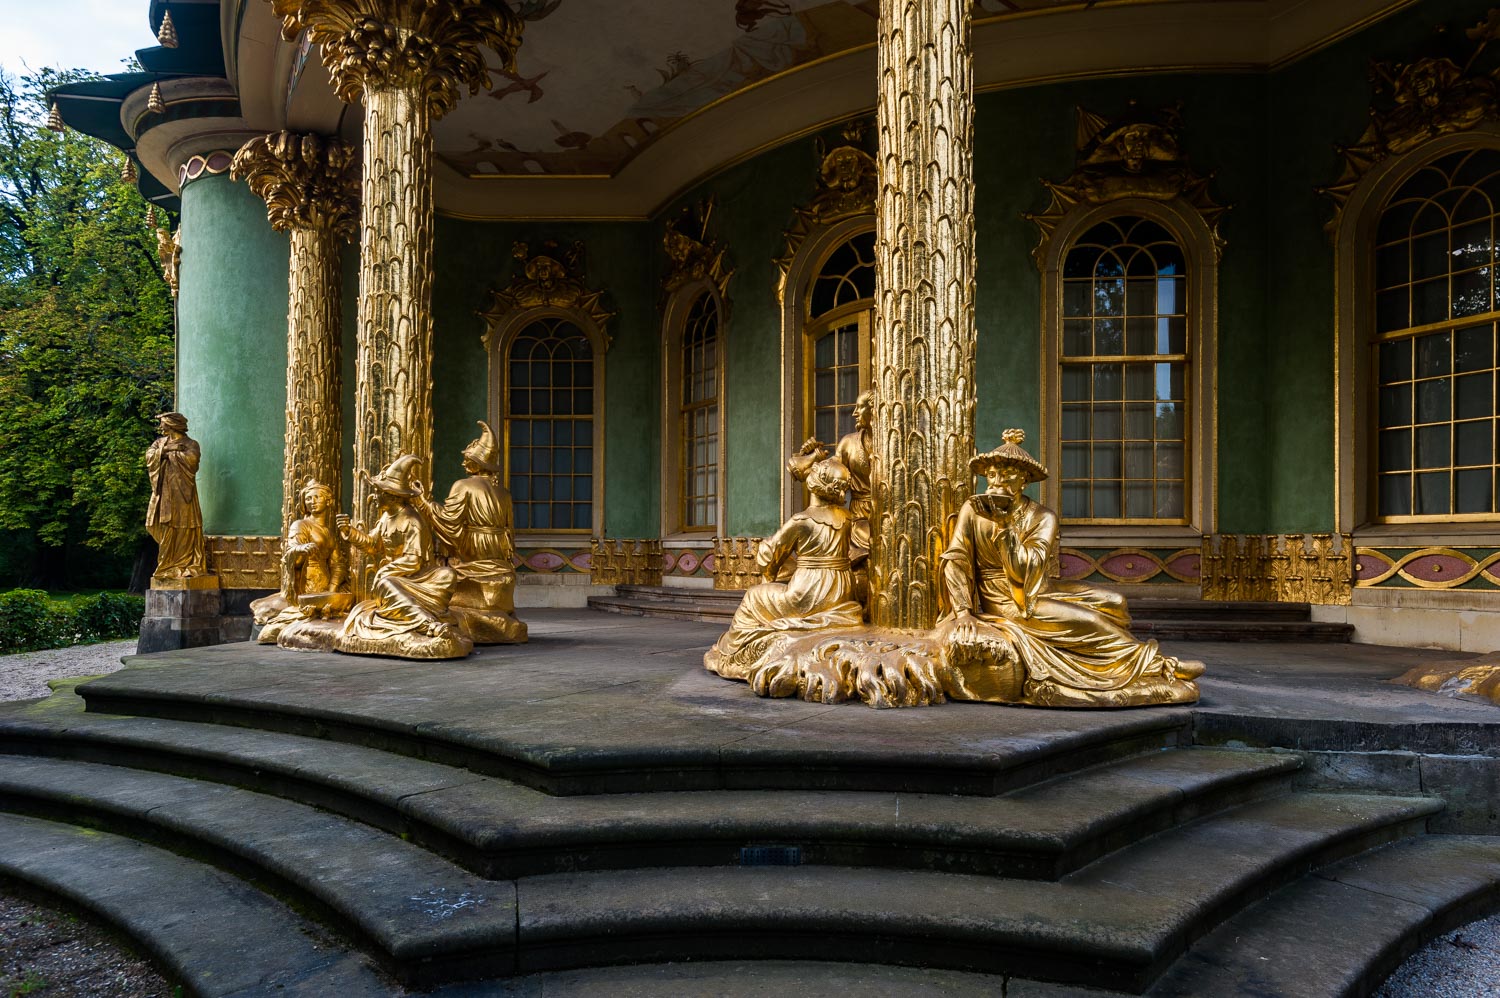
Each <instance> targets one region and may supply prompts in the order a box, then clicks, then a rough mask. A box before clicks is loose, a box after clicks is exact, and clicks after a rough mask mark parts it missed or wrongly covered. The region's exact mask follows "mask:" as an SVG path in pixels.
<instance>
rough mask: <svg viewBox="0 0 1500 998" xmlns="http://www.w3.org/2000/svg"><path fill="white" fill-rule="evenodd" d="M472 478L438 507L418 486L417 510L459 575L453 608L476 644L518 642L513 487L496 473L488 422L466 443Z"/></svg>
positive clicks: (521, 626)
mask: <svg viewBox="0 0 1500 998" xmlns="http://www.w3.org/2000/svg"><path fill="white" fill-rule="evenodd" d="M463 467H464V471H465V472H467V473H468V475H469V477H468V478H463V479H460V480H459V481H457V482H454V483H453V488H452V489H450V490H449V492H448V501H447V502H445V503H444V504H443V505H441V506H439V505H437V504H436V503H434V502H433V501H432V500H431V499H429V498H428V497H427V496H425V495H424V494H422V492H420V491H418V493H417V494H416V496H415V497H414V504H415V505H416V507H417V509H418V510H419V511H420V512H421V513H422V515H423V516H424V517H426V519H427V522H428V523H429V524H430V525H431V527H432V532H433V534H434V535H435V536H436V537H437V542H438V549H439V551H441V552H442V553H443V554H444V555H446V556H447V559H448V567H449V568H451V569H453V571H454V572H456V573H457V575H458V585H457V587H456V588H455V589H454V591H453V603H452V605H451V606H450V608H449V609H450V610H451V612H452V614H453V616H454V617H455V618H457V620H458V622H459V624H460V625H461V626H462V627H463V629H464V631H465V632H467V633H468V635H469V636H470V637H471V638H473V639H474V643H475V644H481V645H497V644H519V643H521V642H523V641H525V640H526V625H525V623H523V622H522V621H519V620H517V619H516V550H515V546H514V542H513V541H512V533H511V532H512V530H513V529H514V525H515V513H514V507H513V505H512V503H511V498H510V492H508V491H507V490H506V489H504V488H502V487H501V485H500V482H499V480H498V479H497V478H496V475H497V474H498V473H499V471H500V454H499V449H498V448H497V447H496V445H495V434H494V433H493V432H492V431H491V430H490V427H489V424H488V423H485V422H482V421H481V422H480V423H479V438H478V439H477V440H475V441H473V442H472V443H470V444H469V446H467V447H465V448H464V452H463Z"/></svg>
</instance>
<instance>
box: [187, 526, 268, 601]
mask: <svg viewBox="0 0 1500 998" xmlns="http://www.w3.org/2000/svg"><path fill="white" fill-rule="evenodd" d="M204 546H205V547H206V548H207V549H208V551H207V553H208V568H209V571H211V572H212V573H213V574H215V575H217V576H218V577H219V585H220V586H221V587H223V588H224V589H280V588H281V538H280V537H260V536H224V535H209V536H208V537H205V538H204Z"/></svg>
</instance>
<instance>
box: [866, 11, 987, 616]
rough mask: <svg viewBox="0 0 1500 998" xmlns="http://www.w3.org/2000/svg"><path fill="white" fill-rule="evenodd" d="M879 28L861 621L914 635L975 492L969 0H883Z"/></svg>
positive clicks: (936, 601) (929, 609) (935, 597)
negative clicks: (954, 526) (870, 501)
mask: <svg viewBox="0 0 1500 998" xmlns="http://www.w3.org/2000/svg"><path fill="white" fill-rule="evenodd" d="M878 32H879V38H878V41H877V45H876V48H877V51H878V59H879V62H878V65H879V76H880V92H879V104H878V107H877V123H878V127H879V133H880V135H879V143H880V148H879V156H878V159H879V163H880V197H879V199H878V204H877V214H876V235H877V240H876V242H877V247H876V254H875V261H876V262H875V275H876V276H875V350H874V352H875V384H876V390H877V392H878V395H879V399H878V402H877V404H876V408H875V440H874V444H875V446H874V450H875V454H874V455H873V458H874V460H873V462H872V467H871V483H872V487H873V492H874V502H875V513H874V517H873V522H872V531H871V533H872V541H871V554H870V572H871V578H870V592H871V594H872V600H871V607H870V617H871V622H872V623H873V624H875V625H876V626H877V627H886V628H899V629H903V630H924V629H926V628H930V627H932V626H933V624H934V623H936V621H937V618H938V616H939V613H940V609H941V608H940V603H941V596H940V593H941V590H942V582H941V579H940V572H939V562H938V556H939V555H940V554H941V553H942V550H943V548H944V547H945V546H946V543H947V535H948V531H949V530H950V529H951V526H950V525H951V523H952V521H953V519H954V518H956V516H957V514H958V511H959V508H960V507H961V506H962V504H963V502H964V500H965V499H966V498H968V496H969V493H970V491H971V489H972V485H973V477H972V476H971V475H970V474H969V470H968V460H969V458H970V457H971V456H972V455H973V453H974V213H973V204H974V196H973V165H974V153H973V144H972V132H973V120H974V101H973V84H972V76H971V54H970V0H884V2H882V3H881V5H880V23H879V29H878Z"/></svg>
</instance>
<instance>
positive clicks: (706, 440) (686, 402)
mask: <svg viewBox="0 0 1500 998" xmlns="http://www.w3.org/2000/svg"><path fill="white" fill-rule="evenodd" d="M719 352H720V351H719V300H718V298H717V297H715V296H714V294H713V293H712V292H710V291H706V290H705V291H703V292H702V293H700V294H699V295H698V297H697V299H696V300H695V301H694V302H693V304H692V307H691V308H690V309H689V311H688V314H687V320H686V323H685V326H684V328H683V331H682V342H681V355H680V359H679V364H680V365H681V366H680V368H679V370H680V371H681V382H680V385H679V387H678V397H677V403H678V405H677V434H678V440H679V442H680V443H679V447H680V449H679V451H678V453H679V455H680V457H679V465H678V471H677V474H678V478H679V488H678V494H679V496H680V498H681V510H680V518H681V524H682V529H683V530H713V529H714V528H715V527H716V526H718V521H719V515H718V514H719Z"/></svg>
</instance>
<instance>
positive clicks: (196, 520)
mask: <svg viewBox="0 0 1500 998" xmlns="http://www.w3.org/2000/svg"><path fill="white" fill-rule="evenodd" d="M156 420H157V427H158V428H159V429H160V431H161V436H159V437H157V438H156V439H155V440H153V441H152V442H151V446H150V447H148V448H147V449H146V473H147V474H148V475H149V476H150V478H151V504H150V505H149V506H148V507H147V508H146V531H147V532H148V533H150V535H151V537H152V538H153V539H154V540H155V541H156V544H157V548H158V554H157V557H156V571H155V572H154V573H152V576H151V577H152V579H153V580H155V579H163V580H170V579H190V578H193V577H195V576H200V575H207V574H208V559H207V557H206V556H205V554H204V550H203V511H202V510H201V509H200V508H199V507H198V463H199V461H200V460H201V457H202V454H201V452H200V450H199V448H198V441H196V440H194V439H193V438H192V437H189V436H188V435H187V429H188V421H187V417H186V416H184V415H183V414H182V413H180V412H164V413H162V414H161V415H160V416H157V417H156Z"/></svg>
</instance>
